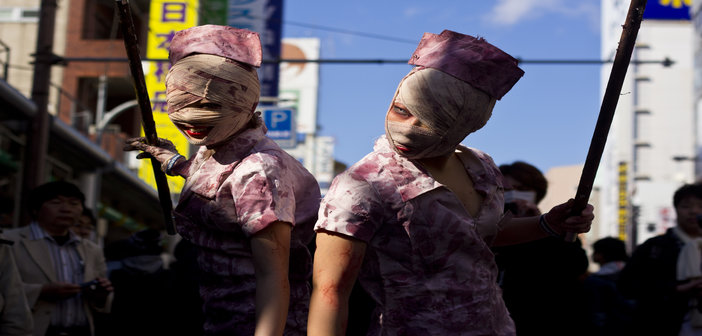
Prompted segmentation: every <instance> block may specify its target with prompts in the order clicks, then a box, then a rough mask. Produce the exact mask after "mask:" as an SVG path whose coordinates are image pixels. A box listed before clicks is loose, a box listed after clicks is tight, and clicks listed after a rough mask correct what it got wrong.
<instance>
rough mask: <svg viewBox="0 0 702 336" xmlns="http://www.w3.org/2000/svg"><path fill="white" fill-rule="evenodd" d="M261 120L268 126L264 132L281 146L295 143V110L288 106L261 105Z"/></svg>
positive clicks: (291, 146) (294, 144)
mask: <svg viewBox="0 0 702 336" xmlns="http://www.w3.org/2000/svg"><path fill="white" fill-rule="evenodd" d="M261 114H262V116H263V121H264V122H265V124H266V127H267V128H268V133H267V134H266V135H267V136H268V137H269V138H271V139H273V140H274V141H275V142H276V143H278V145H279V146H280V147H282V148H294V147H295V146H296V145H297V131H296V127H295V125H296V124H295V110H294V109H293V108H290V107H284V108H283V107H267V106H266V107H261Z"/></svg>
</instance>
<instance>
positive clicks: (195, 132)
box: [183, 127, 212, 139]
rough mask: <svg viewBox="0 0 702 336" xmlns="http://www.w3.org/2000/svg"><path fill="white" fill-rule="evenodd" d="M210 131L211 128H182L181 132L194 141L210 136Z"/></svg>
mask: <svg viewBox="0 0 702 336" xmlns="http://www.w3.org/2000/svg"><path fill="white" fill-rule="evenodd" d="M211 130H212V127H190V128H185V127H183V132H185V134H187V135H188V136H190V137H192V138H195V139H202V138H204V137H206V136H207V135H208V134H210V131H211Z"/></svg>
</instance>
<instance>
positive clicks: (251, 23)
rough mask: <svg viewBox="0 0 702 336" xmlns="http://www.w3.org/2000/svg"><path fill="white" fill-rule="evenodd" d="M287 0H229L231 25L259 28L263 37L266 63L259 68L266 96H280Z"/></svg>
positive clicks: (229, 22)
mask: <svg viewBox="0 0 702 336" xmlns="http://www.w3.org/2000/svg"><path fill="white" fill-rule="evenodd" d="M282 20H283V0H229V10H228V14H227V25H229V26H232V27H236V28H241V29H248V30H251V31H255V32H257V33H258V34H259V35H260V38H261V49H262V51H263V60H264V63H263V64H262V65H261V68H260V69H259V70H258V77H259V80H260V81H261V96H262V97H278V63H275V62H265V61H270V60H278V59H280V39H281V36H282V30H281V26H282V24H281V23H282Z"/></svg>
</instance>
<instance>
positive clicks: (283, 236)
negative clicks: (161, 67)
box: [125, 25, 321, 335]
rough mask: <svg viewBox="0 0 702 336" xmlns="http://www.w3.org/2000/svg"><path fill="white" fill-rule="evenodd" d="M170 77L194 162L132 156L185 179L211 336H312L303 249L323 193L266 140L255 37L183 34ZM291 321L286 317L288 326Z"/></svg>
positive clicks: (199, 31) (210, 31)
mask: <svg viewBox="0 0 702 336" xmlns="http://www.w3.org/2000/svg"><path fill="white" fill-rule="evenodd" d="M169 58H170V61H171V64H172V67H171V69H170V70H169V73H168V75H167V77H166V89H167V94H166V97H167V103H168V114H169V117H170V118H171V120H172V121H173V123H174V124H175V125H176V126H177V127H178V128H179V129H180V130H181V131H182V132H183V134H185V136H186V137H187V139H188V141H189V142H190V143H191V144H194V145H199V146H201V147H200V150H199V151H198V152H197V154H196V155H195V156H194V157H193V158H191V159H189V160H186V159H185V158H183V157H182V156H181V155H179V154H177V152H176V149H175V147H174V146H173V144H172V143H171V142H170V141H168V140H165V139H159V141H160V143H159V146H158V147H155V146H149V145H146V144H145V143H144V139H143V138H135V139H130V140H127V145H126V146H125V150H135V149H137V150H142V151H144V152H145V153H142V154H140V157H146V156H149V155H150V156H153V157H155V158H156V159H158V160H159V161H160V162H161V163H162V169H163V170H164V171H165V172H166V173H167V174H169V175H179V176H182V177H184V178H185V179H186V182H185V186H184V188H183V191H182V193H181V196H180V200H179V202H178V206H177V207H176V208H175V217H176V218H175V220H176V228H177V230H178V233H179V234H180V235H182V236H183V238H185V239H187V240H189V241H191V242H192V243H193V244H194V245H195V246H196V248H197V251H198V264H199V267H200V272H201V274H200V282H201V283H200V294H201V296H202V299H203V301H204V306H203V309H204V314H205V326H204V329H205V332H206V334H208V335H253V334H254V332H255V333H256V335H259V334H260V335H281V334H283V333H284V334H285V335H305V328H306V321H307V311H308V302H309V295H310V287H309V277H310V276H311V258H310V254H309V251H308V250H307V248H306V245H307V244H308V243H309V242H310V241H311V239H312V237H313V234H314V231H313V230H312V227H313V225H314V221H315V220H316V217H317V210H318V208H319V200H320V198H321V197H320V193H319V186H318V184H317V181H316V180H315V179H314V177H313V176H312V175H311V174H310V173H309V172H308V171H307V170H305V168H304V167H302V165H301V164H300V163H299V162H298V161H297V160H296V159H295V158H293V157H291V156H290V155H288V154H287V153H285V152H284V151H283V150H281V149H280V147H278V145H276V144H275V142H273V141H272V140H270V139H268V138H267V137H266V136H265V132H266V128H265V125H263V124H262V122H261V119H260V117H259V116H258V115H257V114H255V113H254V109H255V108H256V105H257V104H258V99H259V81H258V77H257V75H256V70H255V68H254V67H258V66H260V64H261V45H260V41H259V38H258V34H257V33H254V32H250V31H248V30H241V29H236V28H233V27H225V26H215V25H205V26H199V27H194V28H190V29H186V30H184V31H179V32H177V33H176V34H175V36H174V37H173V40H172V42H171V47H170V56H169ZM286 316H287V318H286Z"/></svg>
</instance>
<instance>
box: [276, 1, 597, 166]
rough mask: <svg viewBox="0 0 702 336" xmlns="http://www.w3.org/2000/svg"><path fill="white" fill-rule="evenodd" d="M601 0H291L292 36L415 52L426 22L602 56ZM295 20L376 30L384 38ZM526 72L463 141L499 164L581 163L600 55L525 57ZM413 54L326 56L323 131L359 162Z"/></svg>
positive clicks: (549, 52)
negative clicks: (383, 61)
mask: <svg viewBox="0 0 702 336" xmlns="http://www.w3.org/2000/svg"><path fill="white" fill-rule="evenodd" d="M599 17H600V8H599V1H598V0H588V1H567V0H497V1H479V0H437V1H412V0H409V1H396V0H375V1H369V0H354V1H328V0H287V1H285V7H284V11H283V20H284V22H288V23H284V25H283V36H284V37H318V38H320V39H321V58H323V59H349V58H350V59H388V60H397V59H409V57H410V55H411V54H412V52H413V51H414V49H415V47H416V46H417V43H418V42H419V40H420V38H421V36H422V34H423V33H424V32H431V33H435V34H438V33H440V32H441V31H442V30H444V29H450V30H454V31H457V32H461V33H464V34H470V35H474V36H482V37H484V38H485V39H487V40H488V41H489V42H490V43H492V44H494V45H496V46H498V47H499V48H501V49H502V50H504V51H506V52H507V53H509V54H511V55H512V56H514V57H517V58H520V59H524V60H537V59H538V60H542V59H558V60H570V59H578V60H582V59H588V60H598V59H600V37H599V33H600V28H599V27H600V23H599V22H600V18H599ZM295 23H304V24H308V25H317V26H324V27H333V28H335V29H341V30H349V31H355V32H362V33H367V34H377V35H382V36H386V37H391V38H394V39H396V40H397V41H393V40H384V39H377V38H369V37H365V36H361V35H355V34H342V33H338V32H334V31H330V30H324V29H314V28H309V27H303V26H301V25H297V24H295ZM521 68H522V69H523V70H524V71H525V75H524V77H522V79H521V80H520V81H519V82H518V83H517V84H516V85H515V86H514V88H513V89H512V90H511V91H510V92H509V93H508V94H507V95H506V96H505V97H504V98H503V99H502V100H500V101H498V102H497V104H496V106H495V110H494V111H493V116H492V118H491V119H490V121H489V122H488V124H487V125H486V126H485V127H484V128H482V129H481V130H479V131H477V132H476V133H473V134H471V135H469V136H468V137H467V138H466V139H465V140H464V141H463V143H464V144H465V145H467V146H469V147H475V148H478V149H481V150H483V151H485V152H487V153H488V154H490V155H491V156H492V157H493V159H494V160H495V162H496V163H497V164H502V163H509V162H512V161H515V160H523V161H527V162H530V163H532V164H534V165H535V166H536V167H538V168H540V169H541V170H542V171H544V172H546V171H547V170H548V169H550V168H552V167H554V166H562V165H573V164H582V163H583V162H584V161H585V157H586V155H587V150H588V146H589V144H590V140H591V137H592V132H593V130H594V126H595V123H596V120H597V115H598V113H599V109H600V103H601V98H600V66H599V65H554V64H522V65H521ZM410 69H411V67H410V66H409V65H406V64H361V65H359V64H322V65H321V66H320V88H319V108H318V116H317V118H318V124H319V126H320V133H319V134H320V135H329V136H333V137H334V138H335V139H336V146H335V157H336V159H337V160H339V161H341V162H343V163H346V164H348V165H351V164H353V163H355V162H356V161H358V160H360V159H361V158H362V157H363V156H364V155H366V154H367V153H369V152H370V151H371V150H372V145H373V142H374V141H375V139H376V138H377V137H378V136H380V135H381V134H383V133H384V127H383V125H384V117H385V112H386V111H387V108H388V106H389V104H390V99H391V98H392V95H393V93H394V91H395V88H396V87H397V83H398V82H399V81H400V79H401V78H402V77H403V76H404V75H405V74H406V73H407V72H408V71H409V70H410Z"/></svg>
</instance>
